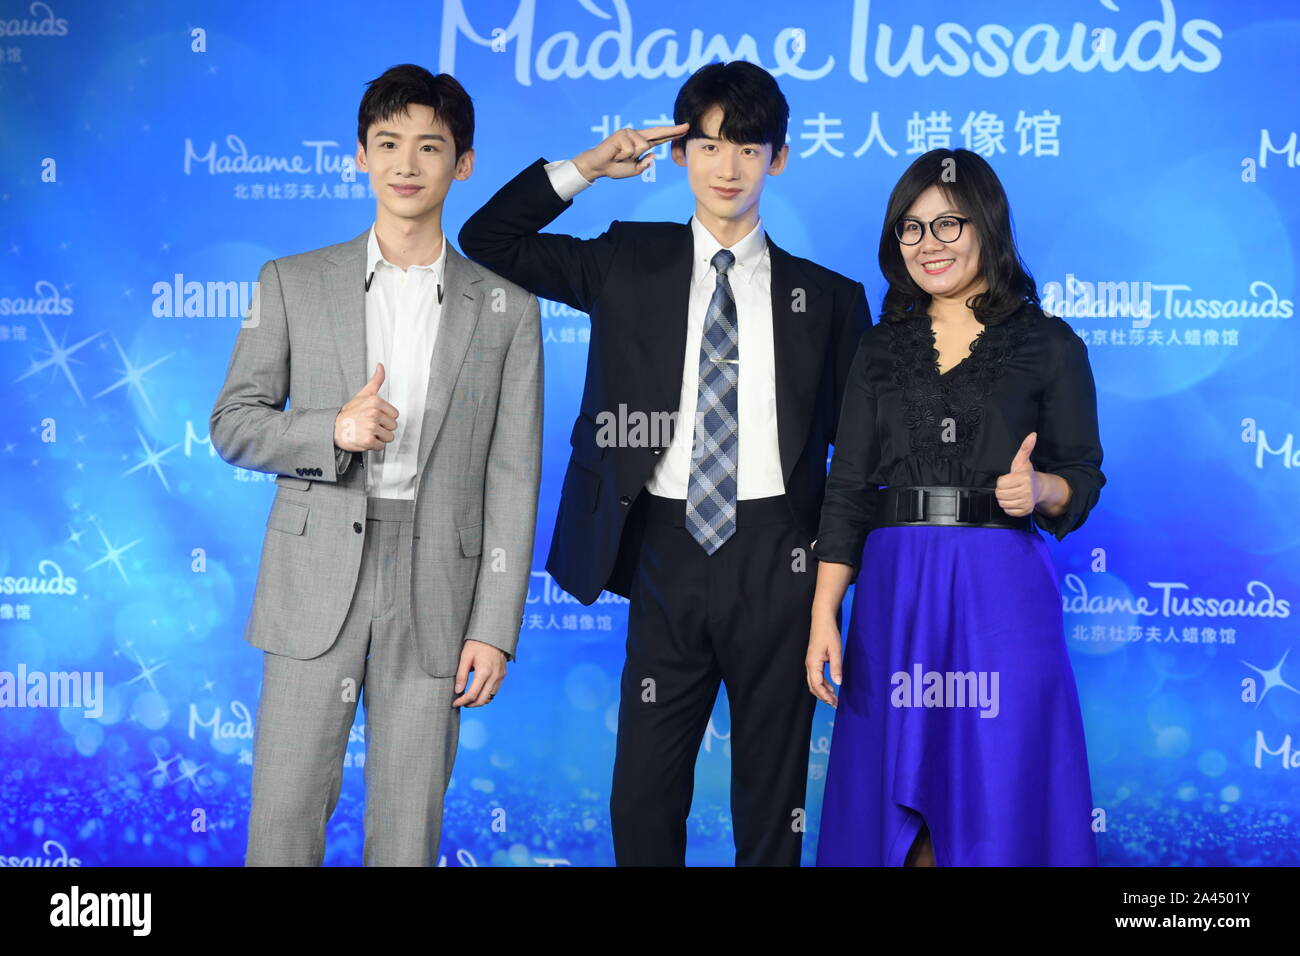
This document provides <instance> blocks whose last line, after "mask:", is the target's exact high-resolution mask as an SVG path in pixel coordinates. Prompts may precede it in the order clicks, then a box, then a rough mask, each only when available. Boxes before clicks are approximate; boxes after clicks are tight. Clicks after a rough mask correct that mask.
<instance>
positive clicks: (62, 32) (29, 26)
mask: <svg viewBox="0 0 1300 956" xmlns="http://www.w3.org/2000/svg"><path fill="white" fill-rule="evenodd" d="M27 12H28V13H29V14H31V17H32V19H30V20H20V19H18V18H17V17H10V18H9V19H3V20H0V37H65V36H67V35H68V21H67V20H65V19H64V18H63V17H56V16H55V15H54V10H53V9H52V8H51V7H50V5H49V4H48V3H41V2H40V0H37V2H36V3H33V4H32V5H31V6H30V7H28V8H27Z"/></svg>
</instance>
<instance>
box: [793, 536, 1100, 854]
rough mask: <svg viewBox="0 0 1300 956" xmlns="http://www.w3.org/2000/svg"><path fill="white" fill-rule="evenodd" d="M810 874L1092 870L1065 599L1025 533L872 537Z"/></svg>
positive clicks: (1034, 540)
mask: <svg viewBox="0 0 1300 956" xmlns="http://www.w3.org/2000/svg"><path fill="white" fill-rule="evenodd" d="M843 678H844V682H843V685H842V686H841V688H840V694H839V707H838V709H837V710H836V713H835V721H834V726H833V732H832V737H831V751H830V758H829V761H828V765H827V770H826V788H825V795H824V798H823V804H822V820H821V835H820V839H819V841H818V845H817V865H818V866H902V865H903V862H904V860H905V859H906V857H907V852H908V849H909V848H910V847H911V845H912V842H913V840H914V839H915V838H916V836H917V834H918V833H919V832H920V829H921V826H922V821H924V823H925V825H926V826H928V828H929V831H930V839H931V842H932V844H933V846H934V853H935V863H936V864H937V865H938V866H1096V865H1097V848H1096V840H1095V837H1094V835H1093V831H1092V825H1091V814H1092V807H1093V802H1092V795H1091V787H1090V783H1089V778H1088V755H1087V749H1086V746H1085V742H1084V735H1083V720H1082V716H1081V714H1080V711H1079V698H1078V692H1077V690H1076V688H1075V683H1074V673H1073V671H1072V670H1071V667H1070V661H1069V657H1068V655H1067V653H1066V644H1065V634H1064V625H1063V619H1062V612H1061V593H1060V586H1059V584H1058V582H1057V575H1056V571H1055V568H1054V566H1053V564H1052V560H1051V556H1050V554H1049V553H1048V551H1047V546H1046V544H1045V543H1044V542H1043V540H1042V539H1041V538H1040V537H1039V535H1038V534H1037V533H1036V532H1034V531H1020V530H1010V529H1003V528H955V527H942V526H939V527H936V526H915V527H894V528H877V529H876V530H874V531H872V532H871V534H869V535H868V536H867V542H866V546H865V547H864V549H863V554H862V564H861V571H860V573H859V575H858V580H857V586H856V589H855V592H854V598H853V610H852V614H851V615H850V621H849V629H848V634H847V637H846V642H845V656H844V672H843Z"/></svg>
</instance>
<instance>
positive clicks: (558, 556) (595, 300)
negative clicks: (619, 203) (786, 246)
mask: <svg viewBox="0 0 1300 956" xmlns="http://www.w3.org/2000/svg"><path fill="white" fill-rule="evenodd" d="M545 166H546V160H544V159H539V160H537V161H536V162H534V163H533V164H532V165H530V166H529V167H528V168H527V169H525V170H524V171H523V172H521V173H520V174H519V175H518V176H516V177H515V178H514V179H512V180H510V182H508V183H506V184H505V185H504V186H502V187H501V189H500V190H498V191H497V193H496V195H494V196H493V197H492V198H491V199H489V200H488V202H487V203H486V204H485V205H484V206H483V208H482V209H480V210H479V211H478V212H476V213H475V214H474V215H473V216H471V217H470V219H469V220H468V221H467V222H466V223H465V225H464V227H463V228H462V229H461V231H460V235H459V239H460V247H461V249H462V250H464V252H465V254H466V255H468V256H469V257H470V258H472V259H474V260H476V261H478V262H480V263H482V264H483V265H485V266H487V267H488V268H489V269H491V270H492V271H494V272H496V273H498V274H499V275H502V276H505V277H506V278H507V279H509V280H510V281H512V282H514V283H516V284H518V285H521V286H523V287H524V288H525V289H527V290H528V291H530V292H532V293H535V294H536V295H538V296H540V297H542V298H546V299H551V300H553V301H556V302H563V303H565V304H566V305H569V306H571V307H573V308H574V309H577V310H579V311H581V312H585V313H587V315H588V316H589V317H590V319H591V341H590V345H589V347H588V353H587V379H586V384H585V385H584V387H583V391H582V404H581V408H580V410H579V413H578V417H577V420H576V421H575V422H574V423H573V432H572V435H571V436H570V444H571V445H572V446H573V452H572V455H571V456H570V458H569V466H568V470H567V471H566V472H565V475H564V486H563V489H562V490H561V493H560V507H559V512H558V514H557V515H556V518H555V531H554V534H553V535H552V537H551V551H550V555H549V557H548V558H547V561H546V570H547V571H548V572H549V573H550V574H551V576H552V577H553V578H554V579H555V580H556V582H557V583H558V584H559V585H560V587H562V588H564V590H565V591H567V592H569V593H570V594H572V595H573V596H574V597H576V598H577V599H578V600H579V601H581V602H582V603H583V604H591V603H592V602H593V601H595V600H596V598H597V597H599V596H600V592H601V591H602V590H606V589H607V590H610V591H613V592H614V593H616V594H621V595H623V596H625V597H626V596H628V594H629V589H630V587H631V581H632V574H633V572H634V570H635V568H636V559H637V554H638V552H639V550H640V543H641V533H642V527H643V521H642V519H641V514H640V511H641V509H639V508H638V507H637V505H638V504H644V502H645V498H644V496H642V495H641V494H640V493H641V491H642V490H643V487H644V485H645V483H646V481H647V480H648V479H649V478H650V476H651V473H652V472H653V471H654V468H655V466H656V465H657V464H658V462H659V460H660V456H661V455H662V454H663V452H664V449H666V448H667V441H668V439H667V438H665V439H664V441H663V442H662V443H661V444H660V445H659V446H656V447H649V446H647V447H626V448H625V447H616V448H615V447H602V446H601V445H599V444H597V441H596V431H597V415H599V414H600V413H601V412H609V413H612V414H615V415H617V414H618V411H619V406H620V405H624V406H626V408H627V412H628V414H631V413H632V412H634V411H640V412H642V413H644V414H645V415H647V416H648V417H649V416H653V415H655V414H660V415H662V414H664V413H675V412H677V411H678V401H679V399H680V397H681V388H682V362H683V357H684V356H685V354H686V322H687V309H688V299H689V295H690V281H691V258H692V256H693V255H694V249H695V242H694V237H693V235H692V233H691V227H690V223H689V222H685V223H679V222H619V221H617V220H615V221H614V222H613V223H611V224H610V227H609V229H608V230H607V231H606V232H604V233H603V234H601V235H600V236H597V237H596V238H595V239H575V238H573V237H572V236H565V235H556V234H551V233H541V232H539V231H538V230H540V229H542V228H543V227H544V226H546V225H547V223H549V222H550V221H551V220H553V219H554V218H555V217H556V216H558V215H559V214H560V213H562V212H563V211H564V210H565V209H567V208H569V206H570V205H572V200H567V201H566V200H562V199H560V197H559V196H558V195H556V192H555V190H554V188H552V186H551V183H550V179H549V177H548V176H547V174H546V169H545ZM768 248H769V250H770V252H771V265H772V324H773V329H772V332H773V347H774V350H775V361H776V413H777V433H778V442H779V447H780V455H781V473H782V475H783V477H784V479H785V490H786V497H787V499H788V500H789V502H790V505H791V508H792V511H793V514H794V517H795V520H796V521H797V522H798V525H799V527H800V528H801V529H802V530H803V531H804V533H805V534H806V535H807V536H808V538H809V540H810V541H811V539H812V536H813V535H815V534H816V530H817V526H818V522H819V520H820V518H821V505H822V497H823V494H824V492H825V486H826V455H827V448H828V446H829V445H830V444H831V443H832V442H833V441H834V437H835V429H836V426H837V424H838V422H839V412H840V404H841V401H842V399H843V395H844V383H845V380H846V379H847V377H848V373H849V366H850V365H851V364H852V361H853V355H854V353H855V352H856V350H857V347H858V340H859V339H860V338H861V336H862V333H863V331H865V329H866V328H867V327H868V326H869V325H870V324H871V315H870V311H869V309H868V307H867V298H866V292H865V290H864V289H863V287H862V283H860V282H854V281H853V280H851V279H848V278H846V277H844V276H842V275H840V274H839V273H836V272H832V271H831V270H829V269H826V268H823V267H822V266H819V265H817V264H816V263H813V262H810V261H808V260H807V259H801V258H799V257H797V256H792V255H790V254H789V253H787V252H786V251H785V250H783V249H781V248H780V247H779V246H777V245H776V244H775V243H774V242H772V240H771V238H770V237H769V238H768ZM650 420H653V418H651V419H650Z"/></svg>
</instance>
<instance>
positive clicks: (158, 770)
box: [149, 754, 181, 782]
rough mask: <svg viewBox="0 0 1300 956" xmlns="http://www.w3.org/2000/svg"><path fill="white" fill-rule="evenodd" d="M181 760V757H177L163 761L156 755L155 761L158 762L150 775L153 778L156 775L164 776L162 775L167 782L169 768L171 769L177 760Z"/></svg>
mask: <svg viewBox="0 0 1300 956" xmlns="http://www.w3.org/2000/svg"><path fill="white" fill-rule="evenodd" d="M180 759H181V758H180V756H179V755H177V756H175V757H172V758H171V759H170V760H163V758H162V757H161V756H159V755H157V754H155V755H154V760H155V761H157V762H156V763H155V764H154V765H153V769H152V770H150V771H149V774H150V775H151V776H156V775H158V774H162V775H163V779H164V780H167V768H168V767H170V766H171V765H172V764H173V763H175V762H176V761H177V760H180ZM169 782H170V781H169Z"/></svg>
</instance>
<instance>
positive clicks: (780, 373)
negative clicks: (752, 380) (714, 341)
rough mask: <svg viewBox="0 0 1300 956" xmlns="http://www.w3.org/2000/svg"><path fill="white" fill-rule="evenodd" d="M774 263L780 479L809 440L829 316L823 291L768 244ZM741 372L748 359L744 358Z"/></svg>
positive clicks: (790, 259)
mask: <svg viewBox="0 0 1300 956" xmlns="http://www.w3.org/2000/svg"><path fill="white" fill-rule="evenodd" d="M767 246H768V250H769V252H770V253H771V261H772V350H773V353H774V356H773V357H774V359H775V362H776V429H777V439H778V442H779V445H780V455H781V477H782V479H783V480H784V481H785V482H786V483H787V487H788V486H789V480H790V473H791V472H792V471H793V470H794V464H795V462H796V461H798V459H799V454H800V452H802V451H803V447H804V442H805V441H806V440H807V437H808V423H809V422H810V421H811V420H812V411H813V403H814V402H815V401H816V397H817V389H818V387H819V386H820V382H821V376H822V372H823V365H824V362H823V356H824V354H825V346H826V327H827V316H826V308H825V304H824V303H823V302H822V301H821V299H822V290H821V287H820V286H818V285H817V284H816V283H815V282H813V281H812V278H811V277H810V276H809V275H808V274H807V273H806V272H805V271H804V269H803V268H802V267H801V266H800V264H799V263H798V262H797V261H796V260H795V258H794V257H793V256H791V255H790V254H789V253H788V252H786V251H785V250H784V249H782V248H781V247H780V246H778V245H777V244H776V243H775V242H773V241H772V239H771V237H768V240H767ZM741 362H742V366H741V367H742V368H743V367H744V366H743V362H744V356H741Z"/></svg>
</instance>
